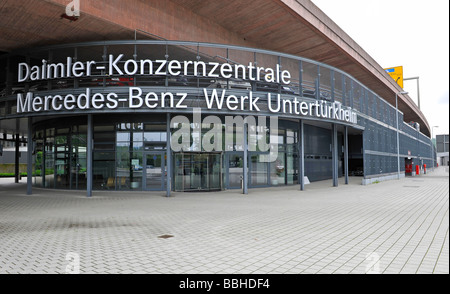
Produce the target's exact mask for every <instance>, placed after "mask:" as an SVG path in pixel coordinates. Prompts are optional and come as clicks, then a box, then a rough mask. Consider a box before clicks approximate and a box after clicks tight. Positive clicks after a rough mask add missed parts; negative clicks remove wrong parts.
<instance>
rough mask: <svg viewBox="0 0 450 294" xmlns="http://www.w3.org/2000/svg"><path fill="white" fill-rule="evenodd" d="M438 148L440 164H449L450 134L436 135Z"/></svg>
mask: <svg viewBox="0 0 450 294" xmlns="http://www.w3.org/2000/svg"><path fill="white" fill-rule="evenodd" d="M436 150H437V160H438V164H439V165H447V166H448V135H437V136H436Z"/></svg>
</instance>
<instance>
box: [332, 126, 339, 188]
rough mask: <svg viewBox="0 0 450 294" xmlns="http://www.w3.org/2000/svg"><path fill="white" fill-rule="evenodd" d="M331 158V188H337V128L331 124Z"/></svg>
mask: <svg viewBox="0 0 450 294" xmlns="http://www.w3.org/2000/svg"><path fill="white" fill-rule="evenodd" d="M331 132H332V134H331V136H332V137H331V148H332V149H331V158H332V168H333V187H337V186H338V149H337V147H338V146H337V145H338V139H337V126H336V124H332V126H331Z"/></svg>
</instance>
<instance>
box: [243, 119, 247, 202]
mask: <svg viewBox="0 0 450 294" xmlns="http://www.w3.org/2000/svg"><path fill="white" fill-rule="evenodd" d="M247 137H248V125H247V122H246V120H244V170H243V173H242V175H243V184H244V189H243V191H242V192H243V193H244V194H245V195H247V194H248V140H247Z"/></svg>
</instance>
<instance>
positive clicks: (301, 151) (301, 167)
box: [298, 120, 305, 191]
mask: <svg viewBox="0 0 450 294" xmlns="http://www.w3.org/2000/svg"><path fill="white" fill-rule="evenodd" d="M303 133H304V125H303V120H300V121H299V132H298V159H299V162H298V181H299V183H300V191H304V190H305V141H304V139H303V138H304V136H303Z"/></svg>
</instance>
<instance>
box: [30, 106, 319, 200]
mask: <svg viewBox="0 0 450 294" xmlns="http://www.w3.org/2000/svg"><path fill="white" fill-rule="evenodd" d="M165 120H166V117H165V115H162V114H161V115H154V116H152V117H151V119H149V118H148V116H145V115H137V116H134V117H133V119H132V120H130V119H129V116H127V115H115V116H105V115H99V116H94V126H93V138H94V140H93V189H94V190H136V191H162V190H166V179H167V171H168V169H167V150H166V147H167V145H166V144H167V138H168V135H167V127H166V121H165ZM224 120H225V118H222V121H224ZM85 121H86V119H85V117H73V118H71V119H68V120H66V123H61V122H59V121H56V120H54V121H47V122H44V123H39V124H36V125H35V126H34V133H35V138H34V140H35V141H36V148H35V153H34V161H35V171H34V185H35V186H38V187H45V188H54V189H76V190H84V189H86V183H87V178H86V169H87V156H86V150H87V125H86V122H85ZM194 127H195V126H194V125H193V124H192V125H190V128H189V134H188V135H189V136H190V137H191V138H192V137H193V136H194V135H193V132H194ZM311 128H312V127H311ZM221 129H222V137H223V138H224V137H225V136H226V134H225V125H224V124H223V125H222V127H221ZM307 129H309V126H308V127H307ZM177 130H178V129H177V128H172V129H171V134H173V133H174V132H175V131H177ZM236 130H237V131H238V133H239V131H240V129H238V128H234V131H236ZM312 132H313V133H314V134H308V136H315V133H317V131H312ZM277 133H278V134H277V136H275V137H272V138H269V136H270V134H271V133H270V130H269V128H267V127H266V130H265V131H264V132H260V133H256V132H252V131H250V132H249V137H248V138H249V141H251V140H254V141H257V140H261V141H263V142H269V141H271V142H272V143H274V142H276V144H277V146H278V154H277V157H276V159H275V160H274V161H273V162H264V160H263V157H264V156H267V155H268V152H262V151H260V150H258V148H256V150H255V151H249V152H248V162H249V164H248V173H249V187H268V186H282V185H293V184H298V165H299V164H298V139H299V132H298V123H295V122H290V121H280V124H279V127H278V129H277ZM201 134H202V135H201V139H200V140H201V141H202V140H204V139H205V136H206V134H207V132H205V131H203V132H202V133H201ZM232 137H233V138H232V139H233V140H234V141H232V142H233V144H230V146H229V147H230V148H231V150H229V151H227V150H225V149H224V151H222V152H207V151H205V150H202V151H201V152H195V151H192V150H193V149H194V145H195V144H196V142H194V140H192V144H191V145H190V146H189V148H187V151H181V152H172V151H171V156H172V158H173V161H172V177H171V178H172V187H171V188H172V190H175V191H214V190H223V189H240V188H242V176H243V163H244V152H243V151H241V150H242V149H243V146H242V145H241V142H240V141H239V139H243V138H242V134H236V133H234V134H233V136H232ZM312 141H314V140H312ZM222 145H223V147H225V143H224V144H222Z"/></svg>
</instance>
